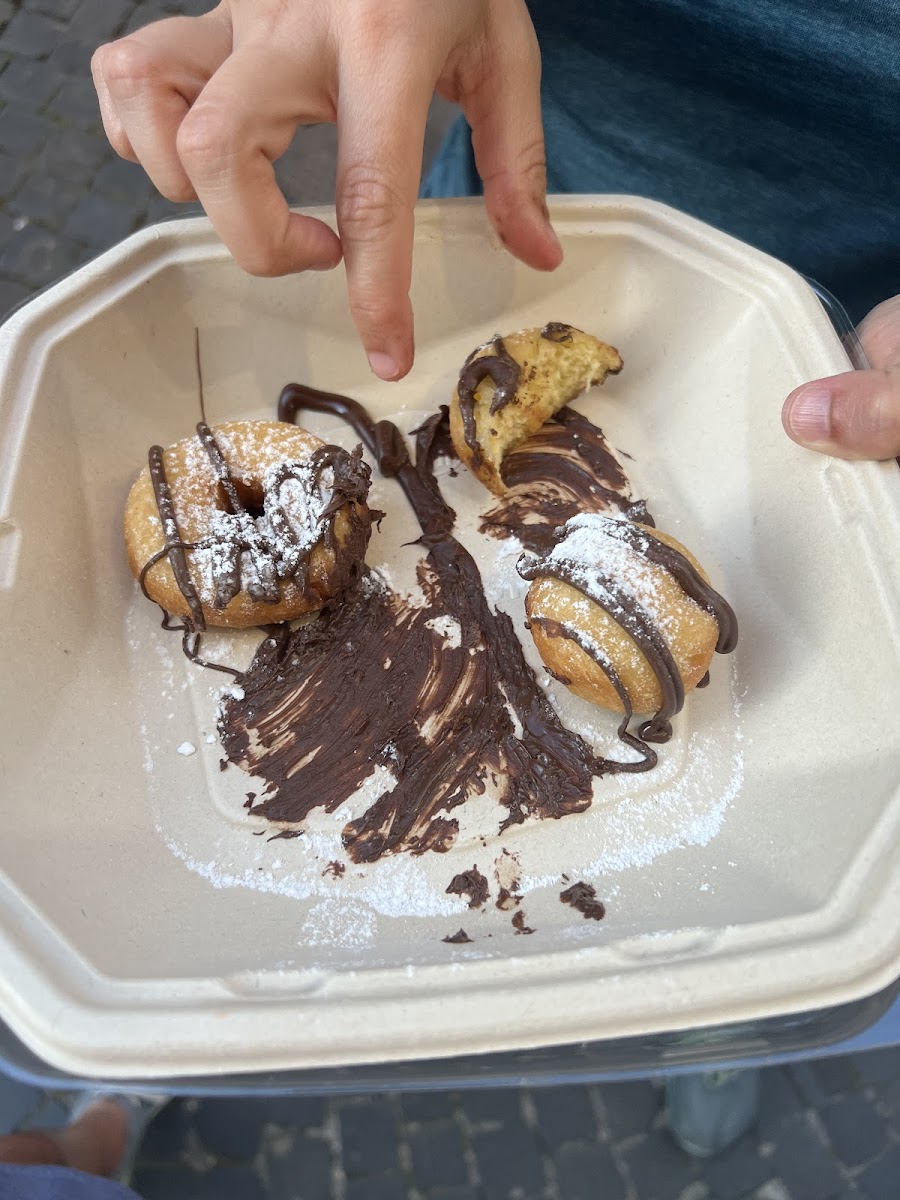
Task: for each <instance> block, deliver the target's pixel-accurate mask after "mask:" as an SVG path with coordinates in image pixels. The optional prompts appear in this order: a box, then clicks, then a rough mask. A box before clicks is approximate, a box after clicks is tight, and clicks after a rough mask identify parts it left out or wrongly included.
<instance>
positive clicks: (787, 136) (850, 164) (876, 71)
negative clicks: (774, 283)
mask: <svg viewBox="0 0 900 1200" xmlns="http://www.w3.org/2000/svg"><path fill="white" fill-rule="evenodd" d="M529 7H530V10H531V13H532V18H533V20H534V23H535V28H536V30H537V34H538V40H539V41H540V44H541V52H542V56H543V82H542V100H543V110H544V128H545V136H546V143H547V181H548V188H549V190H550V191H551V192H620V193H631V194H634V195H641V196H650V197H653V198H654V199H657V200H662V201H664V202H665V203H667V204H671V205H673V206H674V207H676V208H680V209H682V210H683V211H685V212H689V213H692V214H694V215H695V216H697V217H700V218H701V219H702V220H704V221H707V222H709V223H710V224H712V225H716V226H718V227H719V228H721V229H725V230H727V231H728V232H729V233H732V234H734V235H735V236H736V237H739V238H742V239H743V240H744V241H747V242H751V243H752V244H754V245H756V246H759V247H761V248H762V249H763V250H767V251H768V252H769V253H770V254H773V255H775V256H776V257H778V258H780V259H782V260H783V261H785V262H787V263H790V264H791V265H792V266H794V267H796V268H797V269H798V270H800V271H802V272H803V273H804V274H806V275H810V276H812V277H813V278H815V279H817V280H818V281H819V282H820V283H823V284H825V286H826V287H828V288H829V289H830V290H831V291H832V292H834V293H835V295H836V296H837V297H838V299H839V300H841V301H843V303H844V304H845V306H846V307H847V308H848V310H849V311H850V314H851V316H852V317H853V318H854V319H855V320H858V319H859V318H861V317H862V316H863V315H864V314H865V313H866V312H867V311H868V309H869V308H871V307H872V306H873V305H874V304H876V303H878V301H880V300H884V299H886V298H887V297H888V296H892V295H895V294H897V293H900V0H530V3H529ZM479 191H480V184H479V181H478V176H477V172H476V171H475V164H474V159H473V155H472V147H471V140H470V136H469V130H468V127H467V126H466V125H465V122H463V121H461V122H459V123H457V124H456V125H455V126H454V127H453V128H452V129H451V130H450V133H449V134H448V137H447V139H446V140H445V143H444V145H443V147H442V148H441V152H440V155H439V157H438V159H437V161H436V162H435V164H434V167H433V169H432V171H431V173H430V175H429V178H428V180H427V182H426V188H425V194H427V195H434V196H451V195H471V194H477V193H478V192H479Z"/></svg>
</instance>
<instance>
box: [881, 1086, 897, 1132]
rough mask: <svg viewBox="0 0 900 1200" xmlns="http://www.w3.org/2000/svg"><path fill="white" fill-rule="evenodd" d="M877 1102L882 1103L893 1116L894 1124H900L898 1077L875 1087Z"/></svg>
mask: <svg viewBox="0 0 900 1200" xmlns="http://www.w3.org/2000/svg"><path fill="white" fill-rule="evenodd" d="M877 1093H878V1102H879V1104H881V1105H883V1106H884V1107H885V1108H886V1109H887V1111H888V1112H889V1113H892V1114H893V1116H894V1118H895V1124H897V1125H898V1126H900V1079H895V1080H894V1082H893V1083H889V1084H887V1085H886V1086H885V1087H880V1088H878V1089H877Z"/></svg>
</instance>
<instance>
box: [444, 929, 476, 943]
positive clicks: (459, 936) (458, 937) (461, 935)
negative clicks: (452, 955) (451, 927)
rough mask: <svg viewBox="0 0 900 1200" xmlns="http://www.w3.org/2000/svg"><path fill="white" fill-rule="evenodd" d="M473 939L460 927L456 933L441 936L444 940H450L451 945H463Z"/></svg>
mask: <svg viewBox="0 0 900 1200" xmlns="http://www.w3.org/2000/svg"><path fill="white" fill-rule="evenodd" d="M471 940H472V939H471V938H470V937H469V935H468V934H467V933H466V931H465V930H464V929H458V930H457V931H456V933H452V934H448V936H447V937H445V938H441V941H442V942H448V943H449V944H450V945H451V946H461V945H464V944H465V943H466V942H471Z"/></svg>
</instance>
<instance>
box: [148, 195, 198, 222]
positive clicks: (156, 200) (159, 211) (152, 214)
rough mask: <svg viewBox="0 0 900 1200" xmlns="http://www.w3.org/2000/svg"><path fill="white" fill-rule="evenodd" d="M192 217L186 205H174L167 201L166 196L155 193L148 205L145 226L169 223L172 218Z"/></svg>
mask: <svg viewBox="0 0 900 1200" xmlns="http://www.w3.org/2000/svg"><path fill="white" fill-rule="evenodd" d="M190 215H191V214H190V213H189V212H188V211H187V206H186V205H183V204H173V203H172V201H171V200H167V199H166V198H165V196H161V195H160V194H159V192H157V191H154V192H153V193H152V194H151V196H150V200H149V201H148V203H147V208H146V211H145V213H144V219H143V224H144V225H153V224H155V223H156V222H157V221H168V220H170V219H171V218H172V217H185V216H190Z"/></svg>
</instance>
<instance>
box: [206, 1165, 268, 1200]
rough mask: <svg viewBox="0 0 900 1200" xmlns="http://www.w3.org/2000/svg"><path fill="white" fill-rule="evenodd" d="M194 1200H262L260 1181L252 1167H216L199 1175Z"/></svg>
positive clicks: (263, 1195)
mask: <svg viewBox="0 0 900 1200" xmlns="http://www.w3.org/2000/svg"><path fill="white" fill-rule="evenodd" d="M193 1196H194V1197H195V1200H264V1197H265V1190H264V1189H263V1185H262V1181H261V1180H260V1178H259V1176H258V1175H257V1173H256V1172H255V1171H254V1170H253V1168H252V1167H217V1168H215V1169H214V1170H212V1171H210V1172H209V1173H208V1174H206V1175H199V1176H198V1177H197V1180H196V1182H195V1184H194V1191H193Z"/></svg>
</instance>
